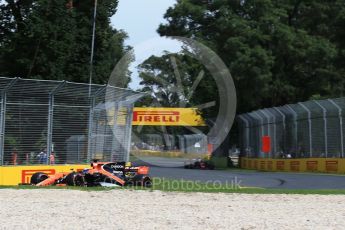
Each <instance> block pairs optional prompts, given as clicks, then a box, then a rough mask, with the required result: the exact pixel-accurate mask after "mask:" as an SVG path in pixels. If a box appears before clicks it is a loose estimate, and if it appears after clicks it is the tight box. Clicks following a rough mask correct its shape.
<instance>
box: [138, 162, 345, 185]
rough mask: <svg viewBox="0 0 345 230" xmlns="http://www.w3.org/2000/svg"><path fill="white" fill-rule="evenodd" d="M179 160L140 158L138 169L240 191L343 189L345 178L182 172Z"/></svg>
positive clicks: (236, 171) (278, 173) (200, 171)
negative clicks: (231, 186) (142, 167)
mask: <svg viewBox="0 0 345 230" xmlns="http://www.w3.org/2000/svg"><path fill="white" fill-rule="evenodd" d="M186 160H187V159H183V158H162V157H141V158H140V160H138V161H137V163H138V164H141V165H149V166H150V167H151V173H150V174H151V175H152V176H154V177H164V178H169V179H184V180H192V181H201V182H210V183H212V182H217V183H223V184H225V183H227V184H231V182H233V183H236V181H237V182H240V183H239V184H240V186H242V187H260V188H275V189H345V175H328V174H312V173H283V172H260V171H246V170H240V169H239V170H197V169H184V168H183V165H184V161H186Z"/></svg>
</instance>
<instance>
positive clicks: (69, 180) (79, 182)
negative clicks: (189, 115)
mask: <svg viewBox="0 0 345 230" xmlns="http://www.w3.org/2000/svg"><path fill="white" fill-rule="evenodd" d="M65 182H66V184H67V185H68V186H84V185H85V180H84V177H83V176H82V175H80V174H79V173H76V172H72V173H70V174H68V175H67V176H66V178H65Z"/></svg>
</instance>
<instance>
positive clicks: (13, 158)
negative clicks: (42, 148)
mask: <svg viewBox="0 0 345 230" xmlns="http://www.w3.org/2000/svg"><path fill="white" fill-rule="evenodd" d="M17 160H18V152H17V149H16V148H14V149H13V151H12V153H11V164H12V165H17V163H18V162H17Z"/></svg>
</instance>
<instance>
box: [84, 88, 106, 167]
mask: <svg viewBox="0 0 345 230" xmlns="http://www.w3.org/2000/svg"><path fill="white" fill-rule="evenodd" d="M106 88H107V85H104V86H103V87H102V88H100V89H99V90H97V91H96V92H95V94H94V95H93V96H92V97H91V95H90V109H89V124H88V135H87V161H88V162H91V160H92V158H93V157H94V156H93V153H92V151H91V143H92V129H93V115H94V112H93V110H94V107H95V103H96V97H97V96H98V95H100V94H101V93H102V92H103V91H104V90H106ZM90 92H91V91H90Z"/></svg>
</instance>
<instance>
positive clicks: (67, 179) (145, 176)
mask: <svg viewBox="0 0 345 230" xmlns="http://www.w3.org/2000/svg"><path fill="white" fill-rule="evenodd" d="M30 184H31V185H35V186H50V185H57V186H66V185H67V186H85V187H93V186H105V187H113V186H143V187H151V186H152V180H151V178H150V176H149V167H147V166H132V165H131V163H130V162H127V163H126V162H98V161H96V160H95V161H93V162H92V163H91V168H89V169H84V170H83V171H81V172H75V171H72V172H62V173H56V174H55V175H52V176H49V175H47V174H45V173H42V172H37V173H35V174H33V175H32V177H31V181H30Z"/></svg>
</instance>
